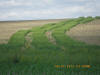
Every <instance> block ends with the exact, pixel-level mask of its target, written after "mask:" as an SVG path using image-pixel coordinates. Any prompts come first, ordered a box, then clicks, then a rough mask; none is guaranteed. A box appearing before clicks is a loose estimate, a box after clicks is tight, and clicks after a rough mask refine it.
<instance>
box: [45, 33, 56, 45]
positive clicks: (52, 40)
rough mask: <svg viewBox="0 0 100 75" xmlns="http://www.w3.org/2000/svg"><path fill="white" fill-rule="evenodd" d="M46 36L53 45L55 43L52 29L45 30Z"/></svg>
mask: <svg viewBox="0 0 100 75" xmlns="http://www.w3.org/2000/svg"><path fill="white" fill-rule="evenodd" d="M46 36H47V38H48V39H49V41H50V42H51V43H53V44H54V45H57V43H56V40H55V39H54V38H53V37H52V31H48V32H46Z"/></svg>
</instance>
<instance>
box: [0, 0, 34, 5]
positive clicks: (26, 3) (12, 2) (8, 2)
mask: <svg viewBox="0 0 100 75" xmlns="http://www.w3.org/2000/svg"><path fill="white" fill-rule="evenodd" d="M20 5H21V6H23V5H25V6H28V5H32V3H31V2H22V1H17V0H10V1H2V2H0V6H3V7H4V6H20Z"/></svg>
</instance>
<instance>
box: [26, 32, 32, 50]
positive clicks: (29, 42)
mask: <svg viewBox="0 0 100 75" xmlns="http://www.w3.org/2000/svg"><path fill="white" fill-rule="evenodd" d="M31 34H32V32H30V33H28V34H27V35H26V36H25V40H26V41H25V47H26V48H30V47H31V43H32V38H31Z"/></svg>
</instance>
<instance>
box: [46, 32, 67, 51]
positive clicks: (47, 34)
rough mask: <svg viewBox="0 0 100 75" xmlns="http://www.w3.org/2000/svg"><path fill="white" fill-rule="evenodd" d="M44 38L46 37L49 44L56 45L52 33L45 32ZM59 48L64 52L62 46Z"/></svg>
mask: <svg viewBox="0 0 100 75" xmlns="http://www.w3.org/2000/svg"><path fill="white" fill-rule="evenodd" d="M46 36H47V38H48V40H49V41H50V42H51V43H53V44H54V45H57V42H56V40H55V38H54V37H53V36H52V31H48V32H46ZM60 48H61V49H62V50H66V49H65V47H64V46H60Z"/></svg>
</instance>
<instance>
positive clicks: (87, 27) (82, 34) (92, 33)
mask: <svg viewBox="0 0 100 75" xmlns="http://www.w3.org/2000/svg"><path fill="white" fill-rule="evenodd" d="M66 34H67V35H69V36H70V37H71V38H73V39H75V40H79V41H82V42H85V43H87V44H95V45H100V20H94V21H92V22H89V23H87V24H79V25H77V26H75V27H73V28H72V29H70V30H69V31H67V32H66Z"/></svg>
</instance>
